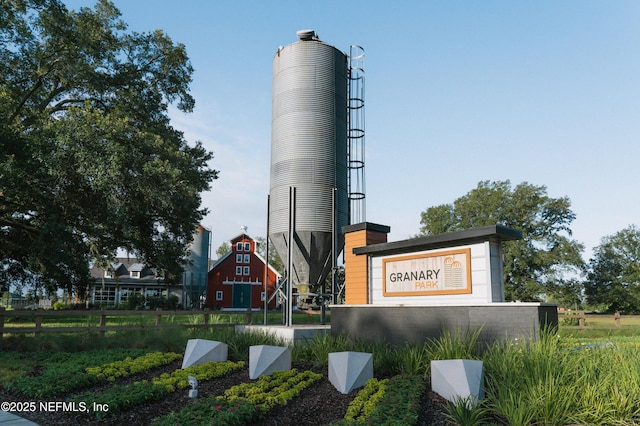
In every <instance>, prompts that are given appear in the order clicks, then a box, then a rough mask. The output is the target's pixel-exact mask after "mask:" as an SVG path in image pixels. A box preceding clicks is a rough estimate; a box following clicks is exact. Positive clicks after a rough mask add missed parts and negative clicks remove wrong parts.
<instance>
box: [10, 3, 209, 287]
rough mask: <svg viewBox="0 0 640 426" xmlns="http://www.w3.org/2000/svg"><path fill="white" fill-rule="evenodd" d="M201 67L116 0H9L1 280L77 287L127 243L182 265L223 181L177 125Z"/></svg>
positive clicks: (161, 263)
mask: <svg viewBox="0 0 640 426" xmlns="http://www.w3.org/2000/svg"><path fill="white" fill-rule="evenodd" d="M192 72H193V69H192V67H191V64H190V62H189V59H188V57H187V54H186V49H185V46H184V45H182V44H174V43H173V42H172V41H171V39H170V38H169V37H168V36H167V35H165V34H164V33H163V32H162V31H160V30H156V31H155V32H152V33H136V32H127V26H126V25H125V23H124V22H123V21H122V20H121V19H120V12H119V11H118V9H117V8H116V7H115V6H114V5H113V3H111V2H110V1H108V0H100V1H98V3H97V4H96V5H95V7H94V8H93V9H89V8H81V9H80V10H79V11H68V10H67V9H66V7H65V6H64V5H63V4H62V3H61V1H60V0H9V1H3V2H0V132H1V133H0V135H1V142H2V144H1V146H0V255H1V259H2V261H1V262H2V263H1V264H0V275H1V276H0V282H5V283H7V282H18V283H22V284H24V283H29V284H32V285H36V286H39V287H45V288H46V289H47V290H53V289H56V288H58V287H64V288H66V289H67V290H68V291H71V288H72V287H74V286H80V287H82V286H85V285H86V284H87V283H88V282H89V280H90V278H89V265H90V263H91V262H94V261H96V260H98V261H105V260H108V259H110V258H112V257H114V256H115V253H116V251H117V249H118V248H123V249H126V250H127V251H128V252H130V253H133V254H134V255H136V256H138V257H140V258H141V259H143V260H144V261H145V262H146V263H148V264H149V265H150V266H155V267H158V268H159V269H161V270H162V274H163V275H164V276H165V278H167V279H169V280H171V277H179V276H180V274H181V271H182V264H183V262H184V260H185V257H186V251H187V247H188V243H189V242H190V241H191V238H192V235H193V232H194V230H195V229H196V225H197V224H198V223H199V222H200V220H201V219H202V217H203V215H204V214H206V209H203V208H202V207H201V198H200V194H201V193H202V192H203V191H205V190H207V189H209V185H210V182H211V181H212V180H213V179H215V178H217V172H216V171H215V170H212V169H210V168H209V166H208V165H207V162H208V161H209V160H210V159H211V158H212V154H211V153H209V152H207V151H206V150H205V149H204V148H203V147H202V145H201V144H200V143H199V142H196V143H195V144H194V146H190V145H188V144H187V142H186V141H185V139H184V136H183V134H182V133H181V132H179V131H177V130H175V129H174V128H173V127H172V126H171V125H170V122H169V117H168V105H170V104H175V105H176V106H177V108H178V109H180V110H182V111H184V112H190V111H192V109H193V107H194V99H193V98H192V97H191V95H190V94H189V83H190V82H191V74H192Z"/></svg>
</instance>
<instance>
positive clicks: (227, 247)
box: [216, 242, 231, 259]
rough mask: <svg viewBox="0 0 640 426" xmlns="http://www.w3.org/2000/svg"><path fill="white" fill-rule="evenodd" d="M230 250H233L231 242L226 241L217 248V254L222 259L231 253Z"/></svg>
mask: <svg viewBox="0 0 640 426" xmlns="http://www.w3.org/2000/svg"><path fill="white" fill-rule="evenodd" d="M230 251H231V246H230V245H229V243H227V242H224V243H222V244H220V247H218V249H217V250H216V256H218V259H220V258H221V257H222V256H224V255H225V254H227V253H229V252H230Z"/></svg>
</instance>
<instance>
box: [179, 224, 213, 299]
mask: <svg viewBox="0 0 640 426" xmlns="http://www.w3.org/2000/svg"><path fill="white" fill-rule="evenodd" d="M210 241H211V231H210V230H208V229H206V228H205V227H203V226H201V225H198V227H197V228H196V231H195V233H194V234H193V241H192V242H191V244H190V245H189V258H188V261H187V263H186V264H185V265H184V272H183V274H182V306H183V307H184V308H200V305H201V302H202V299H203V298H204V297H205V296H206V294H207V281H208V273H209V258H210V256H209V251H210V249H211V247H210V244H211V242H210Z"/></svg>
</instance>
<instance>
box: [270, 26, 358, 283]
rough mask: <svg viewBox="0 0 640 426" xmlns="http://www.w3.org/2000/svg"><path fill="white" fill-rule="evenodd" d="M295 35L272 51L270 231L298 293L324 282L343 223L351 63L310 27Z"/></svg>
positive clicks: (346, 207) (346, 213)
mask: <svg viewBox="0 0 640 426" xmlns="http://www.w3.org/2000/svg"><path fill="white" fill-rule="evenodd" d="M297 35H298V38H299V40H298V41H297V42H295V43H293V44H290V45H288V46H285V47H280V48H279V49H278V51H277V53H276V55H275V57H274V59H273V99H272V102H273V107H272V134H271V184H270V191H269V195H270V197H269V200H270V201H269V237H270V240H271V242H272V243H273V245H274V246H275V248H276V250H277V252H278V254H279V255H280V257H281V258H282V260H283V262H284V264H285V265H289V264H290V265H291V270H288V275H289V276H290V277H292V282H293V285H294V286H296V287H297V288H298V291H299V292H300V293H305V292H307V291H309V289H314V288H317V287H316V286H317V285H319V284H321V283H323V282H324V280H325V278H326V276H327V274H328V273H329V272H330V270H331V267H332V264H333V263H334V261H335V258H336V257H337V255H338V253H339V252H340V251H341V250H342V247H343V244H344V236H343V234H342V227H343V226H345V225H348V224H349V188H348V185H349V180H348V179H349V178H348V168H349V141H348V139H349V137H348V135H349V130H348V129H349V111H348V109H349V108H348V105H349V102H348V98H349V93H348V92H349V90H348V86H349V82H348V80H349V71H350V70H349V63H348V57H347V55H346V54H344V53H343V52H341V51H340V50H338V49H337V48H335V47H333V46H331V45H328V44H326V43H324V42H322V41H320V40H319V38H318V37H317V35H316V33H315V31H313V30H303V31H298V33H297ZM290 240H291V241H293V244H292V245H290V244H289V242H290ZM333 247H335V250H334V249H333ZM289 253H291V262H290V263H289ZM286 267H287V268H289V266H286Z"/></svg>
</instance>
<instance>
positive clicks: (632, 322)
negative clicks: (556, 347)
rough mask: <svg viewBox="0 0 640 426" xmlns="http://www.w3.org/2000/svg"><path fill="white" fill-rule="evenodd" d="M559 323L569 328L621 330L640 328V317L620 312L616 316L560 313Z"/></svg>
mask: <svg viewBox="0 0 640 426" xmlns="http://www.w3.org/2000/svg"><path fill="white" fill-rule="evenodd" d="M558 322H559V324H560V326H561V327H567V328H579V329H585V328H593V329H595V328H601V329H619V328H630V327H638V326H640V316H638V315H620V313H618V312H616V313H615V314H614V315H602V314H587V313H584V312H579V313H570V312H564V313H563V312H560V313H558Z"/></svg>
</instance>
